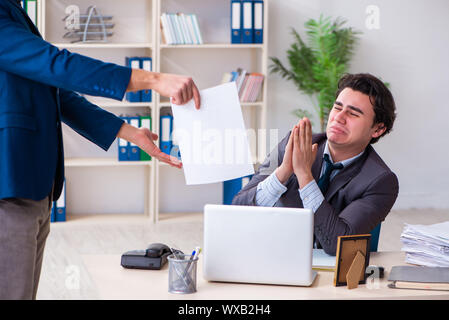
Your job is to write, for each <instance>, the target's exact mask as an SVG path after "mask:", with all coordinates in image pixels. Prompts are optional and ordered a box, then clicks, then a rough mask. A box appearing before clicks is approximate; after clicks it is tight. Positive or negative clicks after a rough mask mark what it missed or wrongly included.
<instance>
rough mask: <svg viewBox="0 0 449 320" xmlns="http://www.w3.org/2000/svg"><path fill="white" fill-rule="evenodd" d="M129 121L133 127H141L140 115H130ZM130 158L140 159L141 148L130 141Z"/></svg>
mask: <svg viewBox="0 0 449 320" xmlns="http://www.w3.org/2000/svg"><path fill="white" fill-rule="evenodd" d="M128 123H129V124H130V125H132V126H133V127H136V128H139V123H140V117H138V116H132V117H128ZM128 160H129V161H140V148H139V147H138V146H137V145H136V144H134V143H129V148H128Z"/></svg>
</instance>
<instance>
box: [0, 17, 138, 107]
mask: <svg viewBox="0 0 449 320" xmlns="http://www.w3.org/2000/svg"><path fill="white" fill-rule="evenodd" d="M0 39H2V40H1V41H0V69H2V70H4V71H7V72H10V73H13V74H16V75H19V76H21V77H24V78H27V79H30V80H33V81H36V82H40V83H45V84H47V85H50V86H54V87H57V88H63V89H66V90H69V91H76V92H81V93H84V94H88V95H93V96H103V97H107V98H111V99H116V100H122V99H123V97H124V95H125V92H126V88H127V86H128V83H129V80H130V77H131V69H130V68H127V67H123V66H119V65H116V64H113V63H104V62H102V61H100V60H96V59H92V58H89V57H86V56H83V55H80V54H76V53H71V52H69V51H67V50H65V49H63V50H60V49H58V48H57V47H55V46H53V45H51V44H50V43H48V42H46V41H45V40H43V39H42V38H41V37H39V36H37V35H35V34H33V33H32V32H30V31H29V30H27V29H26V28H25V26H23V25H21V24H20V23H18V22H15V21H13V20H12V19H11V17H10V16H9V15H8V14H7V13H6V12H5V11H3V10H0Z"/></svg>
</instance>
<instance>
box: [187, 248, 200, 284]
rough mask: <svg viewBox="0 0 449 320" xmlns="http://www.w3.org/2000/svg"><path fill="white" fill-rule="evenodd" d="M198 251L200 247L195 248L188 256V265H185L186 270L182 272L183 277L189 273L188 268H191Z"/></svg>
mask: <svg viewBox="0 0 449 320" xmlns="http://www.w3.org/2000/svg"><path fill="white" fill-rule="evenodd" d="M200 251H201V248H200V247H195V250H193V251H192V255H191V256H190V259H189V263H187V266H186V269H185V271H184V277H185V276H186V275H187V274H188V273H189V271H190V268H191V266H192V262H193V260H194V259H195V258H196V257H197V256H198V254H199V253H200Z"/></svg>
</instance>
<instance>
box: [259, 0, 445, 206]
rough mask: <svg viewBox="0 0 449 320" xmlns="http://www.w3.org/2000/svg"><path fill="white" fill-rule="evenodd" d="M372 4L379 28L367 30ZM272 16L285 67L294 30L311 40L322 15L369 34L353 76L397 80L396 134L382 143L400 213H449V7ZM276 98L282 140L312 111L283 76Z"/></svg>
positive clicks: (340, 7)
mask: <svg viewBox="0 0 449 320" xmlns="http://www.w3.org/2000/svg"><path fill="white" fill-rule="evenodd" d="M368 5H377V6H378V7H379V10H380V11H379V14H380V15H379V18H380V28H379V29H378V30H376V29H373V30H369V29H367V27H366V26H365V21H366V19H367V17H368V15H367V14H366V13H365V10H366V8H367V6H368ZM269 12H270V15H269V21H270V27H269V39H270V40H269V55H270V56H276V57H278V58H280V59H281V61H282V62H284V63H287V59H286V50H287V49H288V47H289V46H290V44H291V43H292V42H293V37H292V36H291V35H290V31H289V30H290V29H289V28H290V27H294V28H295V29H296V30H297V31H299V32H300V34H301V35H305V33H304V27H303V26H304V22H305V21H307V20H308V19H309V18H315V19H316V18H318V17H319V15H320V13H323V14H324V15H325V16H328V15H330V16H332V17H337V16H341V17H343V18H346V19H347V20H348V22H347V25H348V26H352V27H354V28H356V29H358V30H360V31H362V32H363V34H362V35H361V41H360V43H359V46H358V49H357V51H356V53H355V56H354V60H353V63H352V65H351V67H350V70H349V71H350V72H370V73H372V74H374V75H376V76H379V77H381V78H382V79H383V80H384V81H387V82H389V83H390V84H391V90H392V93H393V96H394V98H395V100H396V105H397V113H398V116H397V120H396V122H395V126H394V129H393V131H392V132H391V133H390V135H388V136H386V137H384V138H383V139H381V140H380V141H379V142H378V143H377V144H375V145H374V147H375V149H376V150H377V152H378V153H379V154H380V155H381V156H382V157H383V159H384V160H385V162H386V163H387V164H388V165H389V166H390V168H391V169H392V170H393V171H394V172H395V173H396V174H397V175H398V178H399V183H400V193H399V197H398V200H397V201H396V204H395V206H394V208H449V182H448V178H449V165H448V158H449V151H448V148H447V146H448V145H449V142H448V138H449V134H448V132H447V119H448V118H449V105H448V99H447V94H446V92H447V90H448V87H449V61H448V57H449V19H448V12H449V2H448V1H445V0H432V1H422V0H421V1H405V0H393V1H391V0H390V1H388V0H385V1H382V0H375V1H361V0H345V1H332V0H326V1H324V0H323V1H309V0H282V1H271V2H270V11H269ZM268 99H269V115H270V116H269V117H268V118H269V124H268V125H269V127H271V128H279V129H280V136H283V135H284V134H285V133H286V132H288V130H289V129H290V128H291V127H292V126H293V125H294V124H295V122H296V119H295V118H294V116H292V115H291V113H290V112H291V110H294V109H296V108H298V107H307V106H310V103H309V99H308V97H306V96H304V95H302V94H300V93H299V92H297V90H296V87H295V86H294V85H293V84H292V83H290V82H287V81H286V80H283V79H282V78H281V77H280V76H278V75H271V76H270V77H269V93H268ZM310 111H313V110H312V109H311V108H310Z"/></svg>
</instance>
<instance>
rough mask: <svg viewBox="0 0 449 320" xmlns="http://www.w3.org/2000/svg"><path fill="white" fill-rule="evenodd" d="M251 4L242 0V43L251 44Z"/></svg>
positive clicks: (247, 0) (249, 1) (252, 25)
mask: <svg viewBox="0 0 449 320" xmlns="http://www.w3.org/2000/svg"><path fill="white" fill-rule="evenodd" d="M253 34H254V22H253V2H252V1H251V0H242V43H253Z"/></svg>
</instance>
